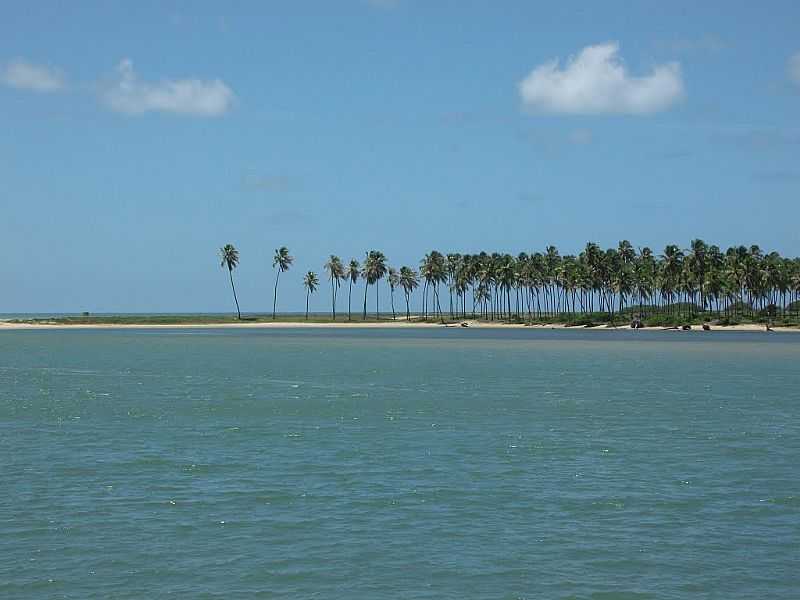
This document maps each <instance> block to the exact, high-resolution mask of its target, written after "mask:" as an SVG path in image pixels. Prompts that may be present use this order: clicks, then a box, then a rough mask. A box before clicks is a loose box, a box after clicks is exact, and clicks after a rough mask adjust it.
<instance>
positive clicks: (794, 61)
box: [789, 52, 800, 85]
mask: <svg viewBox="0 0 800 600" xmlns="http://www.w3.org/2000/svg"><path fill="white" fill-rule="evenodd" d="M789 79H790V80H791V81H792V83H794V84H795V85H800V52H797V53H795V54H794V55H792V56H791V57H790V58H789Z"/></svg>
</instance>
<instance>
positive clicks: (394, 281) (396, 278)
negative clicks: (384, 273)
mask: <svg viewBox="0 0 800 600" xmlns="http://www.w3.org/2000/svg"><path fill="white" fill-rule="evenodd" d="M388 281H389V293H390V297H391V299H392V320H393V321H394V320H397V315H396V314H395V312H394V290H395V288H396V287H397V286H398V285H400V275H398V273H397V270H396V269H394V268H393V267H389V277H388Z"/></svg>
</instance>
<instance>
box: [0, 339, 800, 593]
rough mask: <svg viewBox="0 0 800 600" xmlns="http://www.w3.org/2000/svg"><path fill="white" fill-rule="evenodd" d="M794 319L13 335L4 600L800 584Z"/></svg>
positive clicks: (0, 586)
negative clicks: (782, 326) (785, 327)
mask: <svg viewBox="0 0 800 600" xmlns="http://www.w3.org/2000/svg"><path fill="white" fill-rule="evenodd" d="M798 390H800V336H795V335H792V334H785V335H781V334H775V335H772V336H770V335H768V334H737V333H712V334H705V335H704V334H702V333H694V332H692V333H686V334H683V333H662V332H653V333H650V332H638V333H634V332H631V331H622V332H619V333H613V332H585V331H530V330H505V331H497V330H491V331H487V330H476V329H470V330H464V329H441V330H439V329H436V330H419V329H417V330H399V331H397V330H344V331H343V330H323V329H314V330H299V329H298V330H246V331H241V330H222V329H219V330H216V329H215V330H124V331H123V330H116V331H110V330H95V331H93V330H86V331H5V332H0V481H2V489H1V490H0V491H1V492H2V493H0V598H48V599H49V598H76V599H78V598H80V599H84V598H98V599H99V598H103V599H105V598H157V597H176V598H321V599H328V598H342V599H345V598H347V599H350V598H366V599H388V598H403V599H407V598H430V599H434V598H435V599H439V598H453V599H455V598H459V599H460V598H503V599H506V598H507V599H517V598H595V599H603V600H610V599H617V598H620V599H633V598H636V599H639V598H724V599H731V598H748V599H750V598H797V597H798V594H800V543H799V540H800V477H798V476H800V462H799V460H800V407H799V406H798V402H800V394H799V393H798Z"/></svg>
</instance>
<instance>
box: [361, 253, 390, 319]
mask: <svg viewBox="0 0 800 600" xmlns="http://www.w3.org/2000/svg"><path fill="white" fill-rule="evenodd" d="M385 275H386V256H384V254H383V252H381V251H380V250H370V251H369V252H367V257H366V260H365V261H364V267H363V268H362V269H361V277H362V278H364V279H365V280H366V283H367V284H366V286H364V317H363V318H364V320H366V318H367V291H368V290H369V286H370V285H372V284H377V283H378V282H379V281H380V280H381V279H383V277H384V276H385ZM378 298H379V297H378V286H377V285H375V320H379V319H380V305H379V299H378Z"/></svg>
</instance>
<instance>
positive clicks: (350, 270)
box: [344, 258, 361, 321]
mask: <svg viewBox="0 0 800 600" xmlns="http://www.w3.org/2000/svg"><path fill="white" fill-rule="evenodd" d="M359 275H361V265H359V264H358V261H357V260H356V259H355V258H353V259H351V260H350V264H349V265H348V266H347V269H346V270H345V273H344V276H345V278H347V279H348V280H349V281H350V289H349V291H348V292H347V320H348V321H350V320H351V319H352V312H351V310H350V309H351V303H350V301H351V300H352V298H353V284H354V283H358V277H359Z"/></svg>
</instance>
